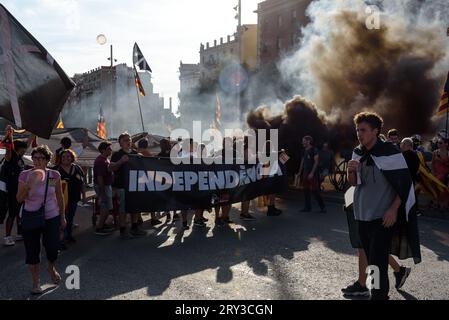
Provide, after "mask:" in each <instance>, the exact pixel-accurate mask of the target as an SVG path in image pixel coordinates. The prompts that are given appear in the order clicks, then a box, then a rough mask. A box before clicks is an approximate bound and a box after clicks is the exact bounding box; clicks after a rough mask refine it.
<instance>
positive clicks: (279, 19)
mask: <svg viewBox="0 0 449 320" xmlns="http://www.w3.org/2000/svg"><path fill="white" fill-rule="evenodd" d="M278 27H282V16H281V15H279V16H278Z"/></svg>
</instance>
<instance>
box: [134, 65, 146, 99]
mask: <svg viewBox="0 0 449 320" xmlns="http://www.w3.org/2000/svg"><path fill="white" fill-rule="evenodd" d="M134 74H135V75H134V76H135V80H136V87H137V90H138V91H139V94H140V95H141V96H142V97H145V89H144V88H143V85H142V81H140V77H139V73H138V72H137V70H136V69H134Z"/></svg>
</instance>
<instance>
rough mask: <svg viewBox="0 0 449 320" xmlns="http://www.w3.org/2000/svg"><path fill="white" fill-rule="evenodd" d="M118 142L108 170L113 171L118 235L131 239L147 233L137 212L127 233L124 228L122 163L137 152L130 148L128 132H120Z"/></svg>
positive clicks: (130, 142)
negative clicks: (117, 209) (117, 204)
mask: <svg viewBox="0 0 449 320" xmlns="http://www.w3.org/2000/svg"><path fill="white" fill-rule="evenodd" d="M118 142H119V144H120V150H119V151H117V152H115V153H113V154H112V157H111V165H110V170H111V171H112V172H114V182H113V184H112V187H113V189H114V192H115V193H116V195H117V196H118V198H119V203H120V208H119V215H120V217H119V220H120V237H121V238H122V239H123V240H127V239H131V238H133V237H142V236H145V235H146V234H147V233H146V232H145V231H143V230H141V229H140V228H139V224H138V219H139V214H137V213H133V214H131V223H132V226H131V232H130V233H129V232H128V231H127V229H126V215H127V214H126V204H125V188H126V186H125V180H126V171H125V168H124V165H125V164H126V163H127V162H128V160H129V157H128V156H129V155H137V154H138V153H137V152H136V151H134V150H132V140H131V136H130V135H129V133H127V132H125V133H122V134H121V135H120V136H119V138H118Z"/></svg>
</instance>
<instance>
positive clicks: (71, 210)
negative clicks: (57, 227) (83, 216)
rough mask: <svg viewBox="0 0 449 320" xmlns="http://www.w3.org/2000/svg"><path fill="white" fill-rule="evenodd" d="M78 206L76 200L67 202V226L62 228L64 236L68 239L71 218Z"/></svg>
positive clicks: (71, 226)
mask: <svg viewBox="0 0 449 320" xmlns="http://www.w3.org/2000/svg"><path fill="white" fill-rule="evenodd" d="M77 208H78V202H69V203H68V204H67V215H66V220H67V226H66V227H65V230H64V238H65V239H68V238H71V237H72V229H73V219H74V218H75V213H76V209H77Z"/></svg>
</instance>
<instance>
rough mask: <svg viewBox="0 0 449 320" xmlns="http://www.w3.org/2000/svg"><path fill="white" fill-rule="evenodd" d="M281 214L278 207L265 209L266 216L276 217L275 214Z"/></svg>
mask: <svg viewBox="0 0 449 320" xmlns="http://www.w3.org/2000/svg"><path fill="white" fill-rule="evenodd" d="M281 214H282V211H281V210H279V209H276V208H273V209H270V208H269V209H268V211H267V216H269V217H277V216H280V215H281Z"/></svg>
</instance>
